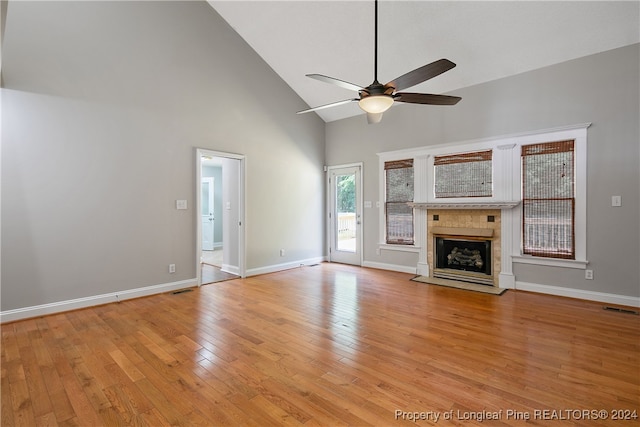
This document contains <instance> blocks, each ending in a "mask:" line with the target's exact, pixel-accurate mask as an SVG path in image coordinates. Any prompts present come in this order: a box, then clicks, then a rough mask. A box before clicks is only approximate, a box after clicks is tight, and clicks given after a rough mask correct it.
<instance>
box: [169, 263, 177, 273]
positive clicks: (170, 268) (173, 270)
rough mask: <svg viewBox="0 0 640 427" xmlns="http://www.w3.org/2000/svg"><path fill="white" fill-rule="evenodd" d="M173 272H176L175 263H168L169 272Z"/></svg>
mask: <svg viewBox="0 0 640 427" xmlns="http://www.w3.org/2000/svg"><path fill="white" fill-rule="evenodd" d="M175 272H176V265H175V264H169V273H175Z"/></svg>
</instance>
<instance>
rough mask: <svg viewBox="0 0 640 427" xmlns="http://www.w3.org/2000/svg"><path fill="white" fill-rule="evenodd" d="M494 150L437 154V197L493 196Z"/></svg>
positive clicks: (435, 178)
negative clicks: (492, 162)
mask: <svg viewBox="0 0 640 427" xmlns="http://www.w3.org/2000/svg"><path fill="white" fill-rule="evenodd" d="M491 154H492V151H491V150H488V151H478V152H475V153H465V154H453V155H447V156H436V157H435V158H434V163H433V166H434V175H435V177H434V182H435V185H434V190H435V196H436V198H449V197H491V194H492V193H491V186H492V185H491V184H492V181H491V173H492V165H491Z"/></svg>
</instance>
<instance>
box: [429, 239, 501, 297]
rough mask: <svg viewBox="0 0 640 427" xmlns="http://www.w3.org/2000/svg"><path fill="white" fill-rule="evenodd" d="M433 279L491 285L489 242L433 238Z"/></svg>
mask: <svg viewBox="0 0 640 427" xmlns="http://www.w3.org/2000/svg"><path fill="white" fill-rule="evenodd" d="M435 261H436V262H435V264H436V265H435V270H434V277H441V278H445V279H453V280H462V281H467V282H472V283H479V284H485V285H493V277H492V273H491V264H492V262H491V240H472V239H464V238H448V237H436V238H435Z"/></svg>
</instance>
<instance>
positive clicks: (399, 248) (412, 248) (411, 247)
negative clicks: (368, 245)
mask: <svg viewBox="0 0 640 427" xmlns="http://www.w3.org/2000/svg"><path fill="white" fill-rule="evenodd" d="M378 248H379V249H383V250H385V251H397V252H416V253H417V252H420V246H415V245H390V244H389V243H379V244H378Z"/></svg>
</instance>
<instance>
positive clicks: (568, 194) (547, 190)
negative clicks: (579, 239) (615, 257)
mask: <svg viewBox="0 0 640 427" xmlns="http://www.w3.org/2000/svg"><path fill="white" fill-rule="evenodd" d="M522 194H523V200H522V203H523V229H522V232H523V240H522V244H523V253H525V254H529V255H535V256H542V257H549V258H566V259H575V231H574V223H575V166H574V141H573V140H569V141H557V142H548V143H542V144H532V145H523V146H522Z"/></svg>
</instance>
